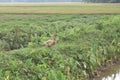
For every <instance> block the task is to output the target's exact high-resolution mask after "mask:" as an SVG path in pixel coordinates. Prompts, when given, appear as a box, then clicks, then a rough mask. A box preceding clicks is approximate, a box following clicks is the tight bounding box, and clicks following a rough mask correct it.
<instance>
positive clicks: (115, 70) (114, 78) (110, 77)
mask: <svg viewBox="0 0 120 80" xmlns="http://www.w3.org/2000/svg"><path fill="white" fill-rule="evenodd" d="M100 75H101V76H100V77H97V78H94V79H93V80H120V62H119V63H118V64H116V65H112V66H110V67H109V68H108V69H107V70H105V71H104V72H102V73H101V74H100Z"/></svg>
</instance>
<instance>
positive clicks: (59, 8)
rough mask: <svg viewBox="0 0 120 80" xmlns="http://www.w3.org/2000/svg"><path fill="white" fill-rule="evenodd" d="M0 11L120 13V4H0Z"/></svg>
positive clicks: (28, 12)
mask: <svg viewBox="0 0 120 80" xmlns="http://www.w3.org/2000/svg"><path fill="white" fill-rule="evenodd" d="M0 13H25V14H26V13H27V14H34V13H35V14H113V13H114V14H119V13H120V4H117V3H116V4H113V3H111V4H107V3H106V4H101V3H99V4H98V3H96V4H92V3H90V4H87V3H66V4H64V3H55V4H54V3H49V4H48V3H41V4H40V3H38V4H37V3H36V4H0Z"/></svg>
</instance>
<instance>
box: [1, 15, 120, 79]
mask: <svg viewBox="0 0 120 80" xmlns="http://www.w3.org/2000/svg"><path fill="white" fill-rule="evenodd" d="M8 16H9V17H8ZM6 19H7V21H6ZM0 20H1V22H4V24H3V23H1V24H0V61H1V62H0V80H4V79H5V78H9V80H84V78H85V77H88V76H89V77H90V76H92V75H94V72H95V70H96V69H97V67H98V66H101V65H102V64H103V63H104V62H109V61H112V60H114V59H117V58H119V56H120V54H119V53H120V46H119V43H120V27H119V25H120V23H119V22H120V15H57V14H56V15H24V14H22V15H15V14H14V15H7V14H6V15H4V18H3V19H1V18H0ZM12 20H14V21H12ZM3 25H4V26H5V27H3ZM51 34H57V44H55V45H54V46H52V47H50V48H48V47H45V46H43V42H44V41H46V40H49V39H50V35H51Z"/></svg>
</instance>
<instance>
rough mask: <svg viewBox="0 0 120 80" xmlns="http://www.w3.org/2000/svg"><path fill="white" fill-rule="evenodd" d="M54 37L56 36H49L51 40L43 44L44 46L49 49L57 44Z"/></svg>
mask: <svg viewBox="0 0 120 80" xmlns="http://www.w3.org/2000/svg"><path fill="white" fill-rule="evenodd" d="M56 36H57V35H56V34H53V35H51V39H50V40H48V41H46V42H44V45H45V46H47V47H51V46H53V45H55V44H56V43H57V41H56Z"/></svg>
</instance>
